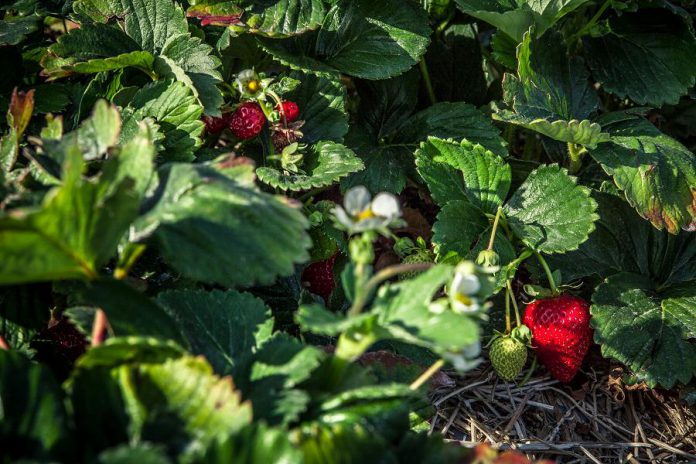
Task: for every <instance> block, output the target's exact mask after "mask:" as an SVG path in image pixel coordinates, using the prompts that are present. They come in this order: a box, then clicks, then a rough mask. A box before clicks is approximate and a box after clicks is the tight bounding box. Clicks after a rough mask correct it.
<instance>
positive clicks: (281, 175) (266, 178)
mask: <svg viewBox="0 0 696 464" xmlns="http://www.w3.org/2000/svg"><path fill="white" fill-rule="evenodd" d="M364 167H365V166H364V165H363V162H362V160H361V159H360V158H358V157H357V156H355V153H353V151H352V150H350V149H349V148H346V147H345V146H343V145H340V144H338V143H334V142H317V144H316V145H312V147H311V148H309V153H307V154H305V157H304V160H303V161H302V165H301V168H302V170H303V171H304V172H305V173H304V174H292V173H289V172H284V171H282V170H280V169H277V168H272V167H267V166H264V167H260V168H258V169H257V170H256V174H257V175H258V176H259V180H261V181H262V182H265V183H267V184H269V185H271V186H272V187H275V188H280V189H282V190H291V191H300V190H309V189H312V188H317V187H325V186H328V185H331V184H333V183H335V182H337V181H338V180H339V179H341V178H342V177H345V176H347V175H349V174H351V173H353V172H357V171H361V170H362V169H364Z"/></svg>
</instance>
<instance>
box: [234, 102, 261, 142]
mask: <svg viewBox="0 0 696 464" xmlns="http://www.w3.org/2000/svg"><path fill="white" fill-rule="evenodd" d="M265 123H266V116H265V115H264V114H263V110H262V109H261V107H260V106H259V104H258V103H256V102H245V103H242V104H241V105H239V107H238V108H237V110H236V111H235V112H234V113H232V117H231V118H230V130H231V131H232V133H233V134H234V135H235V137H237V138H240V139H242V140H249V139H253V138H254V137H256V136H257V135H259V134H260V133H261V130H263V125H264V124H265Z"/></svg>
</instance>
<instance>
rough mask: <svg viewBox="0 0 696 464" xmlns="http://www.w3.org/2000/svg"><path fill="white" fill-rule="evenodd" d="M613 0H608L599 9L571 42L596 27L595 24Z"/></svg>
mask: <svg viewBox="0 0 696 464" xmlns="http://www.w3.org/2000/svg"><path fill="white" fill-rule="evenodd" d="M611 2H612V0H606V1H605V2H604V4H603V5H602V6H601V7H600V8H599V10H597V13H595V15H594V16H593V17H592V19H590V21H589V22H588V23H587V24H585V26H584V27H583V28H582V29H580V30H579V31H578V32H577V33H576V34H575V35H574V36H573V39H572V40H571V42H575V41H576V40H577V39H579V38H580V37H582V36H583V35H585V34H586V33H587V32H588V31H589V30H590V29H592V28H593V27H594V25H595V24H596V23H597V21H599V18H601V17H602V15H603V14H604V12H605V11H607V8H609V6H610V5H611Z"/></svg>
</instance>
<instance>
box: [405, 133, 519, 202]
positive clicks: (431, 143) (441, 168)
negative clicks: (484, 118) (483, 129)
mask: <svg viewBox="0 0 696 464" xmlns="http://www.w3.org/2000/svg"><path fill="white" fill-rule="evenodd" d="M416 166H417V167H418V173H419V174H420V175H421V177H423V180H425V183H426V184H427V185H428V189H429V190H430V193H431V195H432V196H433V199H434V200H435V201H436V202H437V203H439V204H440V205H445V204H447V202H449V201H454V200H468V201H469V202H471V204H472V205H474V206H477V207H478V208H480V209H481V210H482V211H483V212H484V213H492V214H495V212H496V211H497V209H498V207H499V206H501V205H502V204H503V202H504V201H505V198H506V196H507V193H508V190H509V189H510V182H511V173H510V172H511V171H510V166H509V165H508V164H507V163H505V161H503V159H502V158H501V157H500V156H497V155H495V154H493V153H491V152H490V151H488V150H486V149H485V148H484V147H482V146H481V145H478V144H476V145H475V144H472V143H470V142H469V141H467V140H463V141H462V142H461V143H453V142H448V141H445V140H440V139H437V138H434V137H430V138H428V141H427V142H425V143H422V144H421V148H420V149H419V150H418V151H417V152H416Z"/></svg>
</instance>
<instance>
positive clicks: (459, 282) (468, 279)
mask: <svg viewBox="0 0 696 464" xmlns="http://www.w3.org/2000/svg"><path fill="white" fill-rule="evenodd" d="M479 290H481V282H480V281H479V279H478V277H476V276H475V275H474V274H460V273H457V274H455V276H454V279H453V280H452V293H453V294H455V295H456V294H457V293H461V294H462V295H473V294H475V293H476V292H478V291H479Z"/></svg>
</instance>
